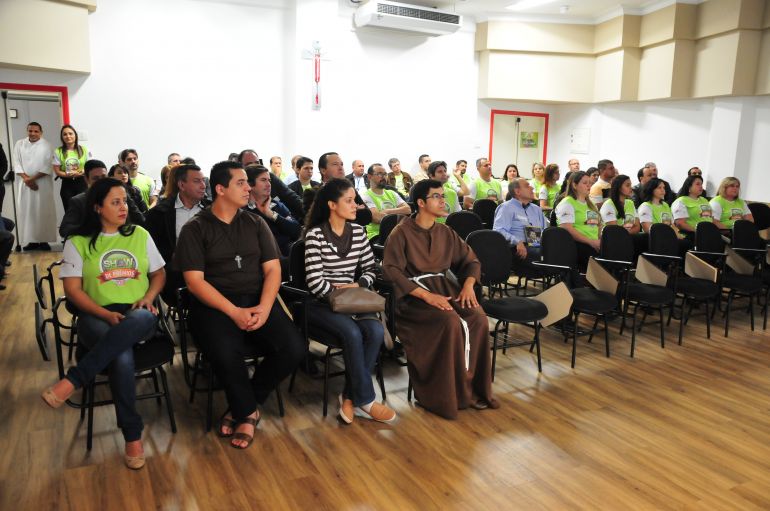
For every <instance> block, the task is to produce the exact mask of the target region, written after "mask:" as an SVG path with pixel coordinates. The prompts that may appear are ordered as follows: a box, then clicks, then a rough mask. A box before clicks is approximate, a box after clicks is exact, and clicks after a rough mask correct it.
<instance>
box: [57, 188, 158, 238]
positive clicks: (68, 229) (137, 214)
mask: <svg viewBox="0 0 770 511" xmlns="http://www.w3.org/2000/svg"><path fill="white" fill-rule="evenodd" d="M86 193H88V192H83V193H79V194H77V195H75V196H74V197H72V198H71V199H70V202H69V206H68V207H67V211H66V212H65V213H64V218H62V220H61V225H60V226H59V234H60V235H61V237H62V238H68V237H69V236H72V235H73V234H75V231H76V230H77V228H78V227H80V225H81V224H82V223H83V220H84V219H85V218H86ZM128 218H129V219H130V220H131V223H132V224H134V225H141V226H144V220H145V219H144V215H143V214H142V212H141V211H139V208H138V207H137V206H136V203H135V202H134V200H133V199H132V198H131V195H130V194H129V195H128Z"/></svg>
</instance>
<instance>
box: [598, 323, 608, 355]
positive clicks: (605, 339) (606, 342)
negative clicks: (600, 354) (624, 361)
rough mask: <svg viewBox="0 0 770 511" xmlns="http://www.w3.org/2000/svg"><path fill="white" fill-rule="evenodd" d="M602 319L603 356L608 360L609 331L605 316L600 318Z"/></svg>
mask: <svg viewBox="0 0 770 511" xmlns="http://www.w3.org/2000/svg"><path fill="white" fill-rule="evenodd" d="M597 317H598V316H597ZM602 319H603V322H604V354H605V355H606V357H607V358H610V329H609V327H608V326H607V315H606V314H605V315H604V316H602Z"/></svg>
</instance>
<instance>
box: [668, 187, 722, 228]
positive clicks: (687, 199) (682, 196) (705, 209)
mask: <svg viewBox="0 0 770 511" xmlns="http://www.w3.org/2000/svg"><path fill="white" fill-rule="evenodd" d="M702 193H703V178H702V177H700V176H690V177H688V178H687V179H685V180H684V184H683V185H682V188H681V189H680V190H679V193H678V194H677V199H676V200H675V201H674V203H673V204H672V205H671V213H672V214H673V215H674V224H675V225H676V226H677V227H678V228H679V230H680V231H682V232H683V233H684V234H685V236H687V237H688V238H690V240H692V236H693V235H694V234H695V228H696V226H697V225H698V224H699V223H701V222H713V221H714V219H713V212H712V211H711V206H710V205H709V201H707V200H706V199H705V198H704V197H701V194H702Z"/></svg>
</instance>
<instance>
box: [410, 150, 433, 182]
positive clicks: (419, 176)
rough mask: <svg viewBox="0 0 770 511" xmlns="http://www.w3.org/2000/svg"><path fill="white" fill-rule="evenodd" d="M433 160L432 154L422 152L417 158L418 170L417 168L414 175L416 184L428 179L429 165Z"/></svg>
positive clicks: (413, 179) (413, 178)
mask: <svg viewBox="0 0 770 511" xmlns="http://www.w3.org/2000/svg"><path fill="white" fill-rule="evenodd" d="M431 161H432V160H431V158H430V155H427V154H421V155H420V157H419V158H418V159H417V170H415V171H414V175H412V181H413V182H414V183H415V184H417V183H419V182H420V181H423V180H425V179H428V166H430V162H431Z"/></svg>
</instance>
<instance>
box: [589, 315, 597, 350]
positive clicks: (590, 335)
mask: <svg viewBox="0 0 770 511" xmlns="http://www.w3.org/2000/svg"><path fill="white" fill-rule="evenodd" d="M598 325H599V316H596V319H594V326H592V327H591V333H590V334H588V344H591V341H592V340H593V338H594V332H596V327H597V326H598Z"/></svg>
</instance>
